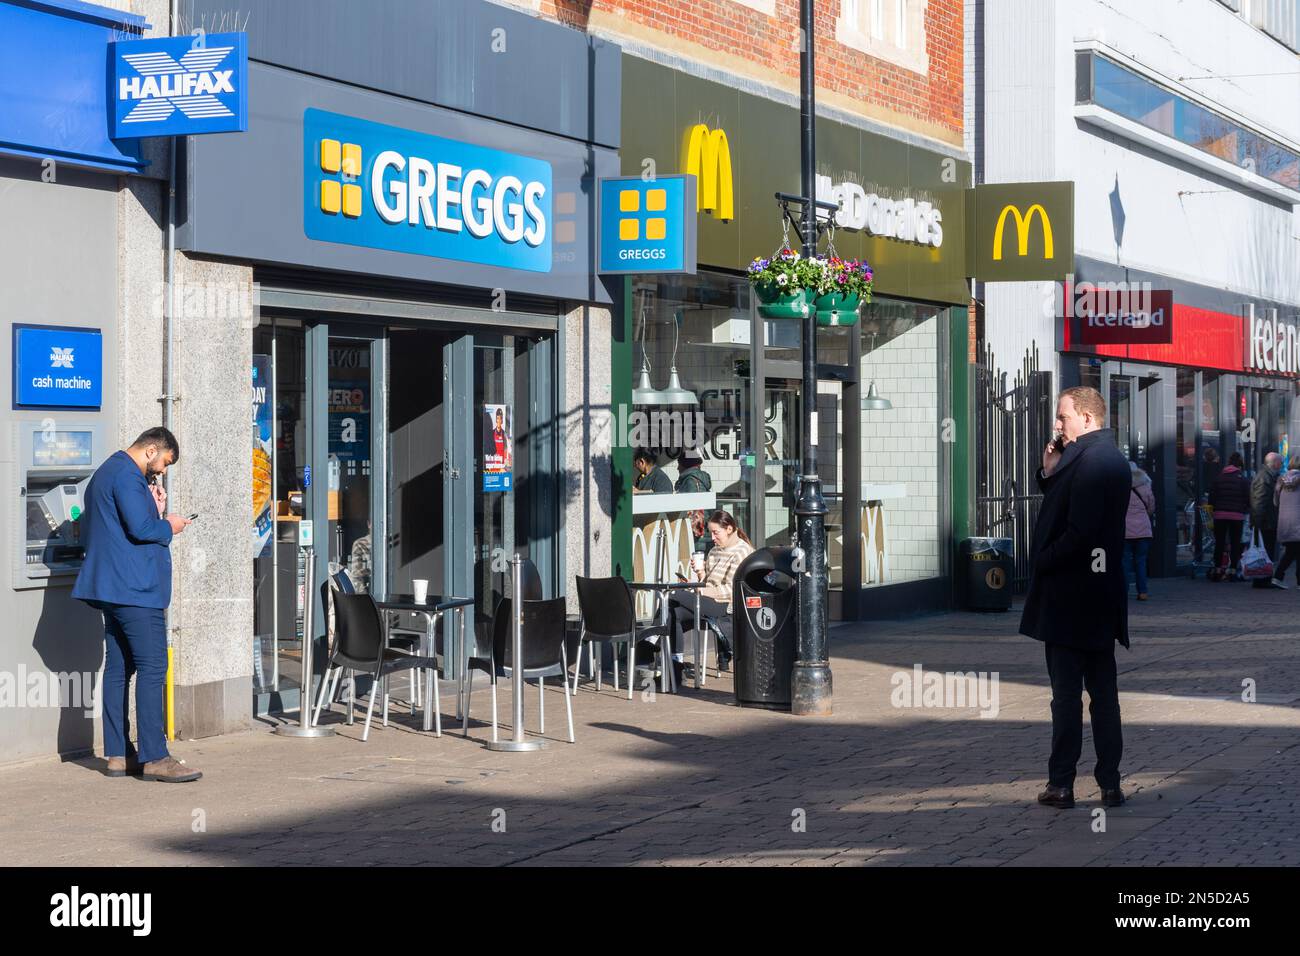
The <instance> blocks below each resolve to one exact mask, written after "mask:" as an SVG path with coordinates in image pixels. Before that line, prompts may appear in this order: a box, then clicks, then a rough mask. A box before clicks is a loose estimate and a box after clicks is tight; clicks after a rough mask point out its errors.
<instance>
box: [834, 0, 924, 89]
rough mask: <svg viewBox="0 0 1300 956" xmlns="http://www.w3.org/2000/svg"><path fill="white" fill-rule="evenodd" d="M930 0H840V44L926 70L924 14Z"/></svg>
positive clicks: (838, 33) (879, 57)
mask: <svg viewBox="0 0 1300 956" xmlns="http://www.w3.org/2000/svg"><path fill="white" fill-rule="evenodd" d="M928 6H929V0H841V2H840V16H839V19H838V20H836V21H835V39H836V41H838V42H839V43H841V44H843V45H844V46H846V47H849V48H851V49H854V50H858V51H860V52H862V53H866V54H867V55H868V56H873V57H875V58H876V59H879V60H886V61H888V62H890V63H894V64H896V65H898V66H901V67H905V68H906V69H909V70H914V71H916V72H917V73H927V72H928V71H929V68H930V58H929V55H928V54H927V53H926V49H925V13H926V8H927V7H928Z"/></svg>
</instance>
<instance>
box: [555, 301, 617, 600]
mask: <svg viewBox="0 0 1300 956" xmlns="http://www.w3.org/2000/svg"><path fill="white" fill-rule="evenodd" d="M562 321H563V322H564V323H565V349H566V354H565V356H564V362H565V380H564V386H565V394H564V395H563V396H562V397H561V411H562V415H563V428H564V475H565V485H564V487H565V503H564V528H565V535H564V542H565V545H564V546H565V549H566V557H565V561H566V568H567V580H566V581H565V582H564V588H565V591H564V593H565V594H566V595H569V596H570V597H571V598H573V600H575V601H576V597H574V596H575V595H576V593H577V591H576V588H575V586H574V578H575V577H576V576H577V575H580V574H581V575H584V576H589V577H603V576H606V575H608V574H610V573H611V572H610V568H611V566H612V551H611V534H612V524H613V502H612V498H611V491H612V476H613V472H612V468H611V465H612V459H611V452H612V448H611V442H612V439H613V427H612V423H611V412H610V349H609V343H610V335H611V319H610V312H609V310H608V309H603V308H593V307H590V306H587V305H581V306H578V307H577V308H575V309H573V310H572V311H571V312H569V313H568V314H567V315H566V316H565V317H564V318H563V320H562Z"/></svg>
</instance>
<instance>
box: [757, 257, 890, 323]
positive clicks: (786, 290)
mask: <svg viewBox="0 0 1300 956" xmlns="http://www.w3.org/2000/svg"><path fill="white" fill-rule="evenodd" d="M749 281H750V283H751V284H752V285H753V288H754V295H755V296H756V297H757V298H758V301H759V306H758V312H759V314H760V315H762V316H763V317H764V318H768V319H806V318H808V316H810V315H812V314H813V313H814V312H815V313H816V314H817V322H818V324H820V325H852V324H853V323H855V322H857V319H858V307H859V306H860V305H861V304H862V302H864V301H865V302H870V301H871V285H872V273H871V267H870V266H869V265H867V264H866V263H865V262H858V261H857V260H854V259H841V258H840V257H839V256H837V255H835V254H834V249H833V248H832V250H831V255H830V256H829V257H825V256H815V257H813V258H804V257H803V256H801V255H799V253H797V252H795V251H793V250H792V249H790V248H788V247H787V248H783V249H781V250H780V251H778V252H777V253H775V254H774V255H773V256H772V258H770V259H764V258H758V259H755V260H754V261H753V262H752V263H750V266H749Z"/></svg>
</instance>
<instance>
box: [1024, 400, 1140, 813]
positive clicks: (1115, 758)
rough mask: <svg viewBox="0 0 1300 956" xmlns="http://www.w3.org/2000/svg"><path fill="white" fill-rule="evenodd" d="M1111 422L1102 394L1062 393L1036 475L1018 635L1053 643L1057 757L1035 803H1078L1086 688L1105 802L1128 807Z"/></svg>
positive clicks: (1122, 605)
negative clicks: (1038, 492) (1036, 506)
mask: <svg viewBox="0 0 1300 956" xmlns="http://www.w3.org/2000/svg"><path fill="white" fill-rule="evenodd" d="M1105 421H1106V402H1105V400H1104V399H1103V398H1102V397H1101V393H1099V392H1098V391H1097V390H1096V389H1094V388H1087V387H1085V386H1080V387H1076V388H1067V389H1066V390H1065V391H1063V392H1062V393H1061V397H1060V399H1059V400H1058V402H1057V405H1056V430H1057V435H1058V436H1059V438H1058V439H1053V441H1052V443H1051V444H1049V445H1048V446H1047V448H1046V449H1044V451H1043V467H1042V470H1041V471H1039V473H1038V484H1039V486H1040V487H1041V488H1042V490H1043V493H1044V496H1043V505H1042V509H1041V510H1040V511H1039V514H1038V524H1037V526H1036V527H1035V529H1034V542H1033V549H1032V552H1031V555H1030V565H1031V569H1032V577H1031V579H1030V582H1029V594H1028V595H1027V596H1026V598H1025V609H1024V614H1023V615H1022V617H1021V619H1020V633H1022V634H1027V635H1029V636H1030V637H1032V638H1034V639H1035V640H1039V641H1042V642H1043V643H1044V645H1045V646H1046V652H1047V673H1048V678H1049V679H1050V681H1051V684H1052V756H1051V759H1050V760H1049V761H1048V765H1047V766H1048V781H1047V789H1046V790H1044V791H1043V792H1042V793H1041V794H1039V795H1038V802H1039V803H1043V804H1046V805H1048V806H1053V807H1058V808H1061V809H1065V808H1068V807H1072V806H1074V775H1075V767H1076V765H1077V764H1078V762H1079V754H1080V752H1081V750H1082V748H1083V688H1084V687H1085V686H1086V687H1087V689H1088V697H1089V698H1090V699H1091V704H1090V706H1089V714H1090V715H1091V717H1092V737H1093V744H1094V746H1095V747H1096V750H1097V766H1096V769H1095V775H1096V778H1097V784H1098V785H1099V786H1100V787H1101V802H1102V803H1103V804H1104V805H1105V806H1108V807H1114V806H1119V805H1120V804H1121V803H1123V802H1124V793H1123V791H1121V790H1120V786H1119V762H1120V757H1121V756H1122V754H1123V752H1124V738H1123V734H1122V731H1121V729H1120V717H1119V689H1118V687H1117V686H1116V671H1115V642H1116V641H1118V642H1119V643H1121V644H1123V645H1124V646H1125V647H1128V588H1127V587H1126V586H1125V580H1124V565H1123V553H1124V516H1125V514H1126V512H1127V510H1128V499H1129V488H1130V485H1131V478H1130V472H1129V466H1128V462H1127V461H1126V460H1125V458H1124V456H1123V454H1122V453H1121V452H1120V450H1119V449H1118V448H1117V447H1116V446H1115V434H1114V432H1113V431H1112V430H1111V429H1109V428H1104V427H1103V425H1104V424H1105Z"/></svg>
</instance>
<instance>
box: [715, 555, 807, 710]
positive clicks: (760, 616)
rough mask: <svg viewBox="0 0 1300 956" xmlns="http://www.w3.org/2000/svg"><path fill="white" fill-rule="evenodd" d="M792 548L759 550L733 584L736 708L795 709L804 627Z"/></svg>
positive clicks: (748, 558)
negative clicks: (793, 683) (794, 680)
mask: <svg viewBox="0 0 1300 956" xmlns="http://www.w3.org/2000/svg"><path fill="white" fill-rule="evenodd" d="M793 555H794V551H793V549H792V548H760V549H759V550H758V551H755V552H754V553H753V554H751V555H750V556H749V557H747V558H746V559H745V560H744V561H742V562H741V563H740V567H739V568H737V569H736V576H735V578H734V580H733V582H732V585H731V621H732V624H731V631H732V635H731V639H732V643H733V644H734V645H735V651H736V661H735V687H736V703H737V704H739V705H740V706H741V707H764V708H767V709H769V710H789V709H790V673H791V671H792V670H793V669H794V655H795V645H796V643H797V635H798V627H799V588H798V580H797V575H796V573H795V571H794V569H793V567H792V566H791V565H792V562H793Z"/></svg>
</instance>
